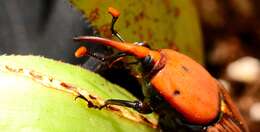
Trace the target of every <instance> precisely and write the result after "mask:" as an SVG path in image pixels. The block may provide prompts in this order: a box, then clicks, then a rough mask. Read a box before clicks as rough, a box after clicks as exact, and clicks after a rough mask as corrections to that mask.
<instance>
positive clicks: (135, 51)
mask: <svg viewBox="0 0 260 132" xmlns="http://www.w3.org/2000/svg"><path fill="white" fill-rule="evenodd" d="M74 40H75V41H83V42H92V43H99V44H103V45H106V46H111V47H113V48H115V49H117V50H119V51H122V52H126V53H129V54H132V55H134V56H135V57H136V58H144V57H145V56H147V55H150V56H151V57H152V58H153V60H154V61H155V62H157V61H158V60H159V59H160V53H159V52H157V51H152V50H150V49H148V48H146V47H143V46H139V45H135V44H133V43H124V42H118V41H114V40H109V39H105V38H100V37H93V36H80V37H75V38H74Z"/></svg>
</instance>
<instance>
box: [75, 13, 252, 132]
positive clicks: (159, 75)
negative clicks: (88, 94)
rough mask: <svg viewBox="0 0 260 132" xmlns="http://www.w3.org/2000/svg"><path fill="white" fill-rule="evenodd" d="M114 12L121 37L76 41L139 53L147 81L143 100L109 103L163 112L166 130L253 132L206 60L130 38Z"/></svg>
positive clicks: (123, 53) (124, 53) (125, 53)
mask: <svg viewBox="0 0 260 132" xmlns="http://www.w3.org/2000/svg"><path fill="white" fill-rule="evenodd" d="M109 13H110V14H111V15H112V16H113V19H112V26H111V31H112V34H113V35H115V36H116V37H117V38H118V39H119V40H120V41H115V40H109V39H105V38H100V37H91V36H81V37H76V38H74V40H76V41H84V42H92V43H98V44H102V45H106V46H110V47H113V48H115V49H117V50H119V51H120V52H119V54H117V55H116V56H118V57H115V56H114V57H113V58H114V59H115V60H116V59H117V58H119V57H122V56H134V57H135V58H137V60H138V61H139V62H140V63H141V67H142V75H143V81H144V83H145V84H146V87H145V89H143V93H144V94H145V95H144V96H145V99H144V100H142V101H139V100H137V101H128V100H118V99H109V100H106V101H105V105H104V107H106V106H108V105H119V106H124V107H130V108H133V109H134V110H136V111H138V112H140V113H143V114H148V113H151V112H156V113H157V114H158V115H159V127H160V129H162V130H163V131H214V132H215V131H216V132H238V131H245V132H246V131H248V128H247V125H246V124H245V122H244V119H243V118H242V116H241V114H240V113H239V111H238V108H237V107H236V106H235V105H234V103H233V101H232V99H231V97H230V96H229V94H228V93H227V91H226V90H225V88H224V87H223V86H222V85H221V84H220V83H219V82H218V81H217V80H216V79H214V78H213V77H212V76H211V75H210V74H209V73H208V72H207V71H206V70H205V69H204V68H203V67H202V66H201V65H200V64H198V63H197V62H195V61H194V60H192V59H191V58H189V57H188V56H186V55H184V54H181V53H179V52H176V51H174V50H172V49H159V50H151V49H149V48H148V47H147V46H144V45H143V43H127V42H124V40H123V39H122V37H121V36H120V35H119V34H118V33H117V32H116V31H115V30H114V24H115V22H116V20H117V18H118V16H119V14H120V13H119V12H118V11H117V10H116V9H114V8H109Z"/></svg>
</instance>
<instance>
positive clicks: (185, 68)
mask: <svg viewBox="0 0 260 132" xmlns="http://www.w3.org/2000/svg"><path fill="white" fill-rule="evenodd" d="M181 67H182V69H183V70H184V71H186V72H188V71H189V69H188V68H187V67H186V66H181Z"/></svg>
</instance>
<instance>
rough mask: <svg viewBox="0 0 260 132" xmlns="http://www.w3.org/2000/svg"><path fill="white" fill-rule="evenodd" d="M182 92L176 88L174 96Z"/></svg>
mask: <svg viewBox="0 0 260 132" xmlns="http://www.w3.org/2000/svg"><path fill="white" fill-rule="evenodd" d="M180 94H181V92H180V91H179V90H175V91H174V92H173V96H178V95H180Z"/></svg>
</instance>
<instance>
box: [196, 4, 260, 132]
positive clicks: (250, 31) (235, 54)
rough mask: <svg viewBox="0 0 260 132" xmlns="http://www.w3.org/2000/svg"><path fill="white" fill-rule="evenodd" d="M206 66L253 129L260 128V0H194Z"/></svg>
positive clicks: (258, 129) (253, 130)
mask: <svg viewBox="0 0 260 132" xmlns="http://www.w3.org/2000/svg"><path fill="white" fill-rule="evenodd" d="M194 3H195V4H196V6H197V8H198V12H199V15H200V18H201V25H202V30H203V37H204V44H205V51H206V66H207V68H208V70H209V71H210V72H211V73H212V74H213V75H214V76H215V77H217V78H219V79H221V80H222V81H223V82H224V83H225V84H226V86H227V87H228V89H229V91H230V93H231V94H232V96H233V98H234V100H235V102H236V103H237V104H238V106H239V108H240V110H241V112H242V114H243V115H244V117H245V118H246V120H247V123H248V125H249V127H250V130H251V131H252V132H259V131H260V102H259V101H260V62H259V58H260V21H259V20H260V8H259V7H260V1H258V0H194Z"/></svg>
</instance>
